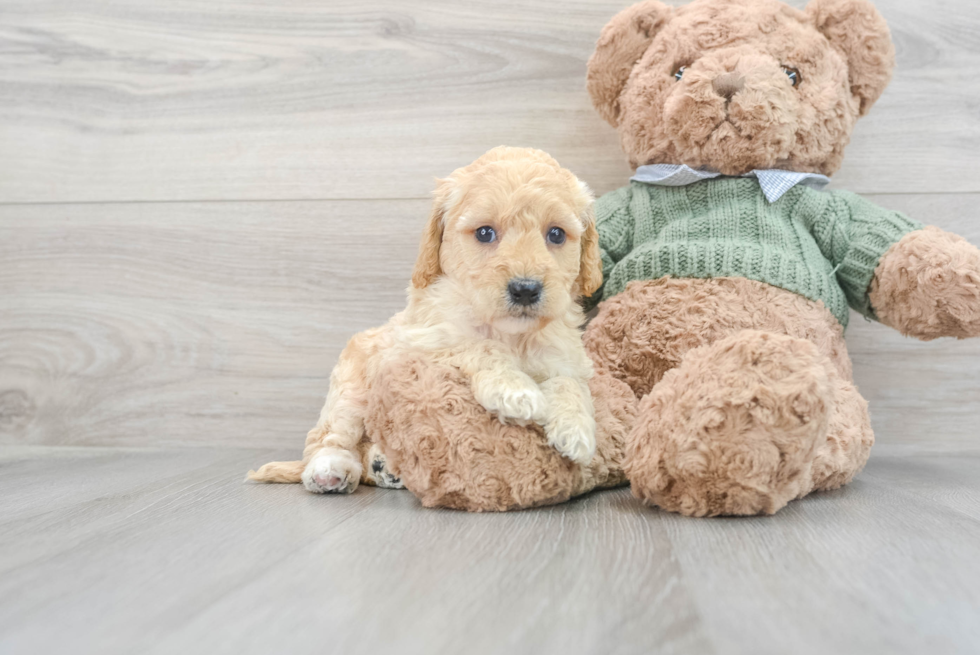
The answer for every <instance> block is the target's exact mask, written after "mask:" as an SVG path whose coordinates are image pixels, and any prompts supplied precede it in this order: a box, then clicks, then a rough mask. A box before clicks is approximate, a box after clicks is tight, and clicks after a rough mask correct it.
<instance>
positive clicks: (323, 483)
mask: <svg viewBox="0 0 980 655" xmlns="http://www.w3.org/2000/svg"><path fill="white" fill-rule="evenodd" d="M361 470H362V467H361V463H360V462H359V461H357V457H356V456H355V455H354V453H352V452H350V451H348V450H343V449H340V448H324V449H323V450H321V451H320V452H318V453H317V454H316V455H314V456H313V459H311V460H310V463H309V464H307V465H306V468H305V469H304V470H303V475H302V476H301V477H302V480H303V486H304V487H306V488H307V490H309V491H312V492H313V493H315V494H349V493H351V492H353V491H354V490H355V489H357V484H358V483H359V482H360V481H361Z"/></svg>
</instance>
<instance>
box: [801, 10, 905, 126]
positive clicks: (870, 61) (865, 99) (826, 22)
mask: <svg viewBox="0 0 980 655" xmlns="http://www.w3.org/2000/svg"><path fill="white" fill-rule="evenodd" d="M806 13H807V16H808V17H809V18H810V21H811V22H812V23H813V24H814V25H815V26H816V28H817V29H818V30H819V31H820V33H821V34H823V35H824V36H825V37H827V40H828V41H830V44H831V45H832V46H834V48H835V49H836V50H837V51H838V52H839V53H840V54H842V55H843V56H844V60H845V61H846V62H847V75H848V79H849V81H850V84H851V94H852V95H854V97H856V98H857V99H858V101H859V102H860V115H861V116H864V115H865V114H867V113H868V111H869V110H870V109H871V105H873V104H874V103H875V101H876V100H878V98H879V97H881V94H882V93H883V92H884V91H885V87H886V86H888V83H889V82H890V81H891V79H892V71H893V70H894V69H895V46H894V45H892V37H891V33H890V32H889V31H888V23H886V22H885V19H884V18H883V17H882V15H881V14H879V13H878V10H877V9H875V6H874V5H873V4H871V3H870V2H868V0H810V4H808V5H807V6H806Z"/></svg>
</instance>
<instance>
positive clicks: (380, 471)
mask: <svg viewBox="0 0 980 655" xmlns="http://www.w3.org/2000/svg"><path fill="white" fill-rule="evenodd" d="M370 459H371V471H370V472H369V473H368V475H367V481H368V482H369V483H372V484H374V485H375V486H377V487H381V488H382V489H404V488H405V484H404V483H403V482H402V479H401V478H400V477H398V475H397V474H396V473H395V472H394V471H392V470H391V469H390V468H389V467H388V458H386V457H385V456H384V453H382V452H381V449H380V448H378V446H377V445H376V444H375V445H374V446H372V447H371V453H370Z"/></svg>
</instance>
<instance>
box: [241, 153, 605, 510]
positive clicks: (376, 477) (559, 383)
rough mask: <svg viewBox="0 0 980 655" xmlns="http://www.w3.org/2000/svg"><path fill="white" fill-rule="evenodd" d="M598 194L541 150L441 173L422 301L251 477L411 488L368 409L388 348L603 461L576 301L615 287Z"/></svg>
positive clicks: (325, 486) (344, 359)
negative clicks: (527, 290) (422, 359)
mask: <svg viewBox="0 0 980 655" xmlns="http://www.w3.org/2000/svg"><path fill="white" fill-rule="evenodd" d="M592 200H593V198H592V194H591V192H590V191H589V189H588V187H587V186H586V185H585V184H583V183H582V182H580V181H579V180H578V179H577V178H576V177H575V176H574V175H573V174H572V173H571V172H569V171H567V170H565V169H563V168H561V167H560V166H559V165H558V163H557V162H556V161H555V160H554V159H552V158H551V157H550V156H548V155H547V154H546V153H544V152H541V151H539V150H532V149H523V148H505V147H501V148H494V149H493V150H491V151H490V152H488V153H486V154H485V155H483V156H482V157H480V158H479V159H478V160H476V161H475V162H473V163H472V164H470V165H469V166H465V167H463V168H460V169H458V170H456V171H454V172H453V174H452V175H451V176H450V177H449V178H447V179H444V180H439V182H438V186H437V188H436V191H435V199H434V202H433V209H432V215H431V217H430V219H429V221H428V224H427V225H426V227H425V231H424V233H423V236H422V243H421V245H420V248H419V256H418V261H417V262H416V265H415V271H414V274H413V276H412V284H411V286H410V287H409V289H408V306H407V307H406V308H405V310H404V311H402V312H399V313H398V314H396V315H395V316H394V317H393V318H392V319H391V320H390V321H389V322H388V323H387V324H386V325H384V326H382V327H380V328H375V329H372V330H367V331H366V332H362V333H360V334H358V335H356V336H354V337H353V338H352V339H351V340H350V342H349V343H348V344H347V347H346V348H345V349H344V351H343V353H342V354H341V356H340V361H339V362H338V363H337V366H336V367H335V368H334V370H333V373H332V375H331V378H330V391H329V393H328V394H327V400H326V404H325V405H324V407H323V410H322V412H321V414H320V420H319V422H318V423H317V425H316V427H315V428H313V429H312V430H311V431H310V433H309V435H308V436H307V438H306V448H305V449H304V451H303V459H302V461H296V462H271V463H269V464H266V465H265V466H263V467H262V468H260V469H259V470H258V471H257V472H254V471H250V472H249V475H248V477H249V479H252V480H257V481H263V482H299V481H300V480H302V482H303V484H304V485H305V486H306V488H307V489H309V490H310V491H313V492H317V493H327V492H340V493H349V492H351V491H353V490H354V489H356V488H357V485H358V483H359V482H362V481H363V482H365V483H368V484H376V485H380V486H400V481H399V480H398V478H397V474H396V472H393V471H389V470H388V469H387V467H386V465H385V461H384V457H383V455H382V454H381V453H380V449H379V448H378V447H377V445H375V444H373V443H372V440H371V438H370V435H368V434H365V428H364V418H365V411H366V407H367V399H368V394H369V393H370V390H371V386H372V381H373V379H374V377H375V376H376V375H377V372H378V371H379V369H380V368H381V366H382V363H383V362H384V361H385V358H388V357H392V356H397V355H400V354H404V353H405V352H406V351H415V352H423V353H425V356H426V357H427V358H429V359H431V361H433V362H437V363H446V364H450V365H452V366H455V367H456V368H458V369H459V370H460V371H462V372H463V374H464V375H465V376H467V377H468V378H469V380H470V383H471V385H472V389H473V394H474V396H475V398H476V399H477V401H478V402H479V403H480V404H481V405H483V406H484V407H485V408H486V409H487V410H488V411H490V412H492V413H494V414H495V415H496V416H497V417H498V418H500V420H501V421H514V422H528V421H533V422H536V423H539V424H540V425H542V426H543V427H544V430H545V433H546V434H547V436H548V441H549V443H551V444H552V445H553V446H554V447H555V448H556V449H557V450H558V451H559V452H561V453H562V454H563V455H565V456H567V457H569V458H570V459H572V460H574V461H576V462H580V463H587V462H588V461H589V460H591V459H592V456H593V454H594V453H595V447H596V442H595V420H594V410H593V405H592V397H591V394H590V392H589V386H588V380H589V378H590V377H591V376H592V363H591V361H590V360H589V358H588V356H587V355H586V354H585V349H584V347H583V346H582V341H581V335H580V332H579V328H580V326H581V325H582V323H583V320H584V316H583V314H582V310H581V309H580V307H579V305H578V303H577V302H576V301H577V300H578V298H579V297H580V296H582V295H591V294H592V293H593V292H595V291H596V289H597V288H598V287H599V286H600V285H601V284H602V263H601V260H600V258H599V249H598V243H597V234H596V230H595V221H594V217H593V215H592ZM484 226H489V227H491V228H492V229H493V231H494V234H495V238H494V240H493V241H491V242H489V243H484V242H481V241H479V240H478V239H477V231H478V230H479V229H480V228H481V227H484ZM553 228H560V229H561V230H563V231H564V234H565V235H566V236H565V241H564V243H560V244H557V243H552V242H551V241H549V239H548V235H549V232H550V231H551V230H552V229H553ZM484 234H485V233H484ZM515 280H530V281H534V282H538V283H540V284H541V292H540V298H539V299H538V300H537V301H536V302H533V303H531V304H520V303H517V302H515V299H514V297H513V296H512V295H511V294H510V292H509V291H508V287H509V285H510V283H511V282H512V281H515Z"/></svg>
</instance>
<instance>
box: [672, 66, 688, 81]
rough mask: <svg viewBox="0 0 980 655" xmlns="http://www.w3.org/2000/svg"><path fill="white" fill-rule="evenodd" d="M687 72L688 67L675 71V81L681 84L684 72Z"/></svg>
mask: <svg viewBox="0 0 980 655" xmlns="http://www.w3.org/2000/svg"><path fill="white" fill-rule="evenodd" d="M686 70H687V66H681V67H680V68H678V69H677V70H675V71H674V79H675V80H677V81H678V82H680V81H681V78H682V77H684V71H686Z"/></svg>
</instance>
